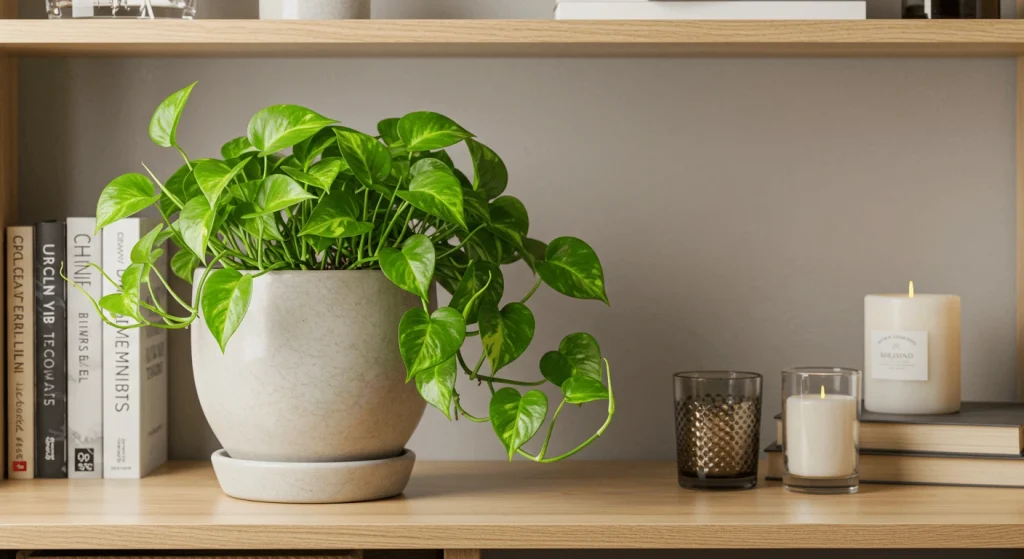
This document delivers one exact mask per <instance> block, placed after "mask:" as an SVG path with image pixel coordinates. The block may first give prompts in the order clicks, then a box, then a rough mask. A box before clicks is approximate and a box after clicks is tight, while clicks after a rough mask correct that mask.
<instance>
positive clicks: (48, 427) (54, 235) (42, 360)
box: [35, 222, 68, 478]
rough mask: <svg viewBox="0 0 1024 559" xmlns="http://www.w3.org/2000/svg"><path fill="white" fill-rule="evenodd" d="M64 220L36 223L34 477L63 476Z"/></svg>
mask: <svg viewBox="0 0 1024 559" xmlns="http://www.w3.org/2000/svg"><path fill="white" fill-rule="evenodd" d="M64 237H65V231H64V223H63V222H45V223H39V224H37V225H36V239H35V241H36V250H35V252H36V255H35V256H36V260H35V268H36V269H35V272H36V273H35V287H36V289H35V297H36V477H40V478H66V477H67V476H68V472H67V426H68V424H67V421H68V403H67V390H68V373H67V361H66V358H67V313H66V305H67V303H66V299H65V295H66V290H65V287H66V284H65V283H64V280H63V279H62V278H61V277H60V274H61V270H62V269H64V268H65V267H66V265H65V256H66V254H65V252H66V249H67V247H66V245H65V240H64Z"/></svg>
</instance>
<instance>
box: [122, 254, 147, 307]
mask: <svg viewBox="0 0 1024 559" xmlns="http://www.w3.org/2000/svg"><path fill="white" fill-rule="evenodd" d="M149 270H150V265H149V264H146V263H141V264H129V265H128V267H127V268H125V269H124V272H122V273H121V294H122V295H124V300H125V303H127V304H129V305H132V304H134V306H135V307H136V309H137V308H138V303H139V301H141V300H142V284H144V283H147V282H149ZM136 312H137V311H136ZM124 316H134V315H124Z"/></svg>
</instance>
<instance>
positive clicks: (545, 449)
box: [537, 398, 568, 460]
mask: <svg viewBox="0 0 1024 559" xmlns="http://www.w3.org/2000/svg"><path fill="white" fill-rule="evenodd" d="M567 401H568V400H566V399H565V398H562V403H561V404H558V409H556V410H555V415H553V416H551V423H550V424H549V425H548V434H547V436H545V437H544V444H543V445H541V447H540V452H538V453H537V457H538V458H540V459H542V460H543V459H544V455H545V454H547V453H548V443H550V442H551V433H553V432H554V431H555V422H556V421H558V416H559V415H561V414H562V408H564V407H565V403H566V402H567Z"/></svg>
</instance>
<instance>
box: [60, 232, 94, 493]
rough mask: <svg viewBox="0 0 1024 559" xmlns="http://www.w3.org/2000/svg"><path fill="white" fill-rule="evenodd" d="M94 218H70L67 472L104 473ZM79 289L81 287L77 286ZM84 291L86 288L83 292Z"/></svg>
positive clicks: (80, 474)
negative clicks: (94, 301) (70, 285)
mask: <svg viewBox="0 0 1024 559" xmlns="http://www.w3.org/2000/svg"><path fill="white" fill-rule="evenodd" d="M95 230H96V219H95V218H69V219H68V232H67V259H68V266H67V272H66V275H67V276H68V278H69V279H71V280H72V281H73V282H75V284H76V285H77V286H78V288H77V289H76V288H70V289H68V477H70V478H98V477H101V476H102V474H103V345H102V339H103V321H102V319H101V318H100V315H99V313H98V312H96V308H95V307H94V306H93V304H92V301H90V300H89V298H90V297H91V298H92V299H94V300H97V301H98V300H99V299H100V298H101V297H102V296H103V293H102V286H103V276H102V275H101V274H100V272H99V270H97V269H96V268H94V267H92V266H90V264H96V265H100V264H101V260H100V255H101V253H102V250H101V249H102V247H101V246H100V238H101V234H99V233H95ZM79 289H81V291H79ZM82 291H84V292H85V293H83V292H82Z"/></svg>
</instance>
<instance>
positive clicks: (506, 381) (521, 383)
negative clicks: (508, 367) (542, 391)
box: [476, 375, 547, 386]
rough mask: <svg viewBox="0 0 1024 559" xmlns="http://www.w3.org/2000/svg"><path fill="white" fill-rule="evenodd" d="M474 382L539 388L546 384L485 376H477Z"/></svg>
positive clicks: (541, 381)
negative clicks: (480, 381)
mask: <svg viewBox="0 0 1024 559" xmlns="http://www.w3.org/2000/svg"><path fill="white" fill-rule="evenodd" d="M476 380H482V381H484V382H486V383H492V382H493V383H497V384H511V385H513V386H540V385H542V384H545V383H547V379H544V380H537V381H534V382H526V381H522V380H512V379H507V378H500V377H489V376H487V375H477V376H476Z"/></svg>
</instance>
